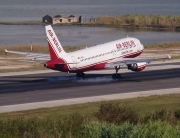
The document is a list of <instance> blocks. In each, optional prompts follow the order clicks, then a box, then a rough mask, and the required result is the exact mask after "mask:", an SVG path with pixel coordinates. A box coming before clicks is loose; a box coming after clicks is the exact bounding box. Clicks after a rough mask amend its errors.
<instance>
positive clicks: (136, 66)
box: [127, 62, 147, 71]
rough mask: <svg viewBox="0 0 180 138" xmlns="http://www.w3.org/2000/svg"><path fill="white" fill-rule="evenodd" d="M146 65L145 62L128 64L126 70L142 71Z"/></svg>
mask: <svg viewBox="0 0 180 138" xmlns="http://www.w3.org/2000/svg"><path fill="white" fill-rule="evenodd" d="M146 65H147V63H146V62H141V63H134V64H129V65H127V66H128V69H129V70H132V71H142V70H143V69H145V67H146Z"/></svg>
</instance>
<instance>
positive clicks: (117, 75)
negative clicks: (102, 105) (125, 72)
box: [112, 74, 121, 80]
mask: <svg viewBox="0 0 180 138" xmlns="http://www.w3.org/2000/svg"><path fill="white" fill-rule="evenodd" d="M120 78H121V74H113V75H112V79H114V80H116V79H120Z"/></svg>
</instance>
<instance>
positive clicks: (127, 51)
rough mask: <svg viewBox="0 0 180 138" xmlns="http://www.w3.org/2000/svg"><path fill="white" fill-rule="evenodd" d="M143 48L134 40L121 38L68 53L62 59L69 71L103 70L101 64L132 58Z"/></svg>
mask: <svg viewBox="0 0 180 138" xmlns="http://www.w3.org/2000/svg"><path fill="white" fill-rule="evenodd" d="M143 49H144V47H143V45H142V44H141V43H140V41H139V40H138V39H136V38H123V39H119V40H116V41H112V42H108V43H105V44H101V45H97V46H93V47H90V48H86V49H82V50H78V51H75V52H71V53H68V54H67V55H66V56H65V57H63V59H64V60H65V61H66V62H67V63H70V62H72V63H77V64H69V65H68V68H69V70H70V71H73V70H74V71H75V70H83V71H87V70H93V69H101V68H102V69H103V64H105V63H108V61H111V60H116V59H117V58H134V57H136V56H138V55H139V54H141V53H142V51H143Z"/></svg>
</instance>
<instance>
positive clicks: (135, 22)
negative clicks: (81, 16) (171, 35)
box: [88, 14, 180, 30]
mask: <svg viewBox="0 0 180 138" xmlns="http://www.w3.org/2000/svg"><path fill="white" fill-rule="evenodd" d="M88 24H89V25H98V26H105V27H147V28H175V29H177V30H179V27H180V16H171V15H162V14H157V15H142V14H135V15H130V14H126V15H123V16H117V17H110V16H104V17H99V18H98V19H97V20H96V21H95V22H91V23H88Z"/></svg>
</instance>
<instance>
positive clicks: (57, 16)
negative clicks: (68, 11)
mask: <svg viewBox="0 0 180 138" xmlns="http://www.w3.org/2000/svg"><path fill="white" fill-rule="evenodd" d="M54 18H68V16H67V15H64V14H58V15H56V16H54Z"/></svg>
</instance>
